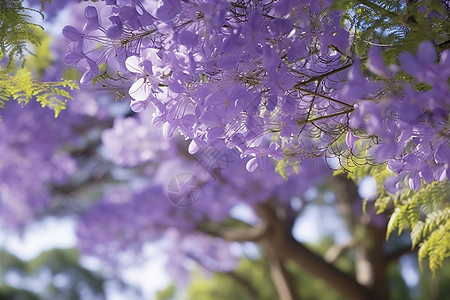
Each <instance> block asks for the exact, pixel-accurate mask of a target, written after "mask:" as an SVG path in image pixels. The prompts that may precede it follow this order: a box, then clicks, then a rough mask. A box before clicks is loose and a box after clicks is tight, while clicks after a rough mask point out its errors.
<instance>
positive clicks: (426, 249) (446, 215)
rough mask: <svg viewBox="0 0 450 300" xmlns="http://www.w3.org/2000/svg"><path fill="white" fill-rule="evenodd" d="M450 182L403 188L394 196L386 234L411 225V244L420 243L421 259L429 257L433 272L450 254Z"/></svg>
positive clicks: (417, 244) (399, 231)
mask: <svg viewBox="0 0 450 300" xmlns="http://www.w3.org/2000/svg"><path fill="white" fill-rule="evenodd" d="M449 199H450V183H449V182H448V181H443V182H432V183H431V184H428V185H425V186H424V187H423V188H422V189H421V190H420V192H419V193H418V192H416V191H412V190H404V191H403V192H402V193H399V194H397V195H396V197H395V199H394V205H395V209H394V212H393V213H392V215H391V218H390V220H389V224H388V228H387V237H389V235H390V234H391V233H392V232H393V231H394V230H398V233H399V234H401V232H402V231H403V230H404V229H405V228H411V240H412V247H413V248H415V247H416V246H418V247H419V249H418V250H419V261H422V260H424V259H425V258H428V265H429V268H430V270H431V271H432V272H433V273H434V272H436V271H437V270H438V269H439V268H440V267H442V264H443V261H444V259H445V258H446V257H449V256H450V200H449Z"/></svg>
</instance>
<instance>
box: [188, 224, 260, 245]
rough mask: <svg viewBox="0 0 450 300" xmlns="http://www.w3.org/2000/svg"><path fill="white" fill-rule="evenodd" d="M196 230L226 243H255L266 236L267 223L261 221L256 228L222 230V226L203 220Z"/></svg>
mask: <svg viewBox="0 0 450 300" xmlns="http://www.w3.org/2000/svg"><path fill="white" fill-rule="evenodd" d="M197 229H198V230H200V231H202V232H204V233H207V234H209V235H212V236H217V237H221V238H223V239H224V240H227V241H233V242H256V241H259V240H260V239H261V238H262V237H263V236H264V235H265V234H266V232H267V229H268V227H267V223H266V222H264V221H263V222H262V223H261V224H259V225H258V226H251V227H248V228H224V226H223V224H218V223H214V222H210V221H207V220H204V221H202V222H200V223H199V224H198V226H197Z"/></svg>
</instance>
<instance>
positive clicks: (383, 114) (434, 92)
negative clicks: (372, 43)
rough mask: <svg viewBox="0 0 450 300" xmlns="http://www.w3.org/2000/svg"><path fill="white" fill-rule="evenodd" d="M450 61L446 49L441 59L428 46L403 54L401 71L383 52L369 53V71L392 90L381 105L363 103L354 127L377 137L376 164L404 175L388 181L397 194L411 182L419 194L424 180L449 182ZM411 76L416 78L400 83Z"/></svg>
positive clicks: (382, 97)
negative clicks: (385, 58) (400, 78)
mask: <svg viewBox="0 0 450 300" xmlns="http://www.w3.org/2000/svg"><path fill="white" fill-rule="evenodd" d="M449 56H450V51H448V50H445V51H443V52H442V53H441V54H440V57H439V59H438V57H437V55H436V50H435V48H434V46H433V44H432V43H431V42H424V43H422V44H421V45H420V46H419V47H418V50H417V54H416V55H413V54H411V53H409V52H405V53H403V54H402V56H401V57H400V63H401V65H400V66H396V65H390V66H387V67H386V66H385V64H384V62H383V60H382V58H381V51H380V49H379V48H372V50H371V51H370V52H369V60H368V63H367V67H368V68H369V70H370V71H371V72H372V73H373V74H375V75H377V76H378V78H380V80H382V81H385V82H386V84H385V85H383V87H386V85H391V86H390V91H389V92H386V93H382V94H381V95H380V96H379V97H377V98H376V100H375V101H361V102H359V103H358V105H357V106H356V109H355V112H354V113H352V115H351V117H350V127H351V128H352V129H353V130H356V131H358V130H361V129H363V130H364V131H365V132H366V133H368V134H369V135H371V136H372V138H373V139H375V140H376V143H375V145H373V147H372V148H371V149H370V151H371V154H372V155H373V157H374V158H375V160H376V161H377V162H379V163H381V162H385V161H388V166H389V168H390V169H391V170H392V171H394V172H395V173H396V174H398V175H399V176H397V177H393V178H391V179H390V180H389V181H388V182H387V187H388V188H389V189H390V190H391V191H395V190H396V189H398V188H400V187H401V186H402V183H403V179H405V178H407V180H408V185H409V187H410V188H411V189H413V190H418V189H419V188H420V187H421V185H422V179H423V180H424V181H425V182H427V183H430V182H431V181H433V180H439V181H443V180H447V179H448V178H449V175H450V174H449V172H450V171H449V163H450V145H449V137H450V123H449V121H450V120H449V114H448V112H449V108H450V96H449V95H450V91H449V86H448V78H449V76H450V61H449V60H450V57H449ZM405 76H408V77H410V79H409V80H407V81H405V80H401V81H400V80H397V78H399V77H405ZM368 84H369V83H368ZM418 87H419V88H418ZM380 93H381V92H380Z"/></svg>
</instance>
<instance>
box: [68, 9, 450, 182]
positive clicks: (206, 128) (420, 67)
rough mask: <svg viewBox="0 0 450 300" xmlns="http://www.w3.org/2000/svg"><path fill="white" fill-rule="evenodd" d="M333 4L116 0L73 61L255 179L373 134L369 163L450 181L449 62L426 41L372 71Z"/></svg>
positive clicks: (89, 23) (72, 36) (194, 145)
mask: <svg viewBox="0 0 450 300" xmlns="http://www.w3.org/2000/svg"><path fill="white" fill-rule="evenodd" d="M331 2H332V1H310V0H296V1H288V0H279V1H250V0H236V1H219V0H190V1H181V0H170V1H169V0H166V1H162V0H160V1H136V0H120V1H119V0H118V1H106V2H102V3H97V4H95V6H93V5H92V6H87V7H86V8H85V12H84V16H85V22H84V25H83V26H81V27H80V28H75V27H73V26H66V27H65V28H64V29H63V35H64V36H65V37H66V38H67V39H69V40H70V42H71V43H70V45H69V47H68V54H67V55H66V56H65V58H64V61H65V63H67V64H69V65H75V66H77V67H78V68H79V69H80V70H82V72H83V76H82V78H81V82H82V83H88V82H90V81H93V80H94V81H97V80H98V79H102V78H109V79H111V78H114V84H113V85H119V86H120V87H125V88H128V94H129V96H130V97H131V108H132V110H134V111H135V112H141V111H144V110H145V109H147V107H148V104H149V103H151V104H152V105H153V106H154V107H155V109H156V112H155V113H154V114H153V117H152V122H153V124H155V125H157V126H161V127H162V128H163V132H164V135H165V136H167V137H171V136H172V135H173V134H174V133H175V132H176V131H177V130H178V131H179V132H181V133H182V134H183V135H184V136H185V137H186V138H188V139H190V140H191V144H190V146H189V151H190V153H191V154H194V153H196V151H198V150H199V149H202V148H204V147H209V146H211V145H216V144H217V143H222V144H223V145H224V146H225V147H227V148H234V149H238V150H239V151H240V153H241V156H242V157H243V158H245V159H246V161H247V164H246V167H247V170H249V171H254V170H256V169H257V168H265V166H266V165H268V162H269V161H270V159H272V158H273V159H276V160H280V159H283V158H284V159H286V158H287V159H288V160H290V161H294V162H295V161H297V162H299V161H302V160H304V159H306V158H310V157H318V156H329V155H337V156H339V155H342V154H343V153H345V152H346V151H347V153H348V148H351V151H353V152H356V151H357V149H354V147H353V146H354V142H355V140H356V139H358V138H361V137H370V139H371V140H372V143H373V145H372V146H371V148H370V153H369V154H371V155H372V156H373V158H374V159H375V161H376V162H385V161H388V160H389V165H390V168H391V169H392V170H393V171H395V172H396V173H397V174H399V175H400V176H399V177H397V178H396V181H398V180H400V181H401V180H402V179H403V178H406V177H407V178H408V180H409V182H410V184H409V185H410V187H411V188H413V189H417V188H419V187H420V185H421V179H422V178H423V179H424V180H425V181H427V182H430V181H431V180H446V179H447V178H448V174H447V173H448V161H447V157H448V153H447V152H448V148H449V147H448V137H449V134H448V98H449V97H448V82H447V79H448V70H449V67H448V58H447V56H448V52H446V51H444V52H442V53H441V54H440V58H439V62H437V63H436V61H437V60H438V59H437V56H436V53H435V50H434V47H433V46H432V44H431V43H430V42H427V43H423V44H422V45H420V47H419V49H418V54H417V57H415V56H413V55H412V54H409V53H404V54H403V55H402V56H401V58H400V62H401V64H400V66H388V67H386V66H385V64H384V62H383V60H382V58H381V54H380V49H378V48H377V47H374V48H373V49H371V50H370V52H369V55H368V56H369V61H368V63H367V68H368V71H367V70H366V69H365V70H364V71H363V70H362V69H361V65H360V64H361V61H360V59H359V58H358V57H357V56H355V55H354V54H353V53H352V51H351V39H352V37H351V36H350V34H349V32H348V31H347V30H346V29H345V28H342V27H341V13H340V12H338V11H333V10H326V8H328V7H329V5H330V4H331ZM100 70H102V71H100ZM103 70H105V71H103ZM104 72H105V73H104ZM350 115H351V117H350ZM149 126H150V125H149ZM349 128H351V131H349ZM344 137H346V141H347V145H346V144H345V143H343V141H344ZM138 160H139V159H138ZM415 162H418V163H417V164H416V163H415ZM396 184H397V182H393V185H396ZM397 187H399V186H398V185H397Z"/></svg>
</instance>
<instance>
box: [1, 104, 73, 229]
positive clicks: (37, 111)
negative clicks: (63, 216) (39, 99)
mask: <svg viewBox="0 0 450 300" xmlns="http://www.w3.org/2000/svg"><path fill="white" fill-rule="evenodd" d="M67 125H68V123H67V120H61V119H57V120H55V119H54V117H53V115H52V114H51V113H50V112H47V111H43V110H42V108H41V107H40V106H39V104H38V103H35V102H34V101H33V102H30V103H29V104H28V105H26V106H25V107H24V108H21V107H20V106H19V105H17V104H16V103H12V102H8V103H7V104H6V106H5V108H4V116H3V118H2V121H1V122H0V156H1V157H2V159H1V160H0V220H1V225H3V226H6V227H7V228H8V229H11V230H18V229H21V228H22V227H23V226H24V225H25V224H26V223H28V222H29V221H30V220H31V219H32V218H33V217H34V216H35V214H37V213H40V212H42V211H43V210H44V209H45V208H46V207H47V206H48V204H49V203H50V199H51V192H50V190H49V189H48V186H47V184H50V183H57V184H58V183H59V184H62V183H64V181H65V180H66V179H67V178H68V177H69V176H70V175H72V174H73V173H74V172H75V170H76V162H75V161H74V160H73V159H72V158H71V157H70V155H68V154H67V153H66V152H63V151H59V150H60V148H61V145H62V143H61V142H62V141H63V140H65V136H68V135H70V134H71V132H70V129H69V127H68V126H67Z"/></svg>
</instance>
